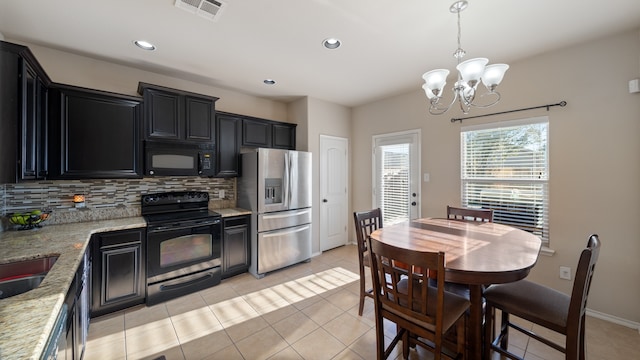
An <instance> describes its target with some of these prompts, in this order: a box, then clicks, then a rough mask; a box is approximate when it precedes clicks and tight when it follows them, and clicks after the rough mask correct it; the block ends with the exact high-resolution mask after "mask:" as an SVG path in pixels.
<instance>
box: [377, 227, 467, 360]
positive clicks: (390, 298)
mask: <svg viewBox="0 0 640 360" xmlns="http://www.w3.org/2000/svg"><path fill="white" fill-rule="evenodd" d="M368 242H369V252H370V256H371V278H372V280H373V294H374V304H375V315H376V348H377V358H378V360H382V359H386V358H388V357H389V355H390V354H391V352H392V351H393V349H394V348H395V347H396V345H397V344H398V342H399V341H400V340H402V344H403V346H402V355H403V357H404V358H405V359H407V358H408V356H409V347H413V346H414V345H419V346H421V347H424V348H426V349H427V350H429V351H431V352H433V353H434V358H435V359H436V360H438V359H441V358H442V357H443V356H444V357H445V358H447V359H459V358H463V357H464V354H465V330H466V324H465V316H464V314H465V311H466V310H467V309H468V308H469V301H468V300H467V299H465V298H463V297H461V296H458V295H456V294H452V293H449V292H446V291H445V290H444V272H445V270H444V262H445V254H444V253H443V252H427V251H414V250H408V249H404V248H398V247H395V246H391V245H388V244H384V243H382V242H379V241H377V240H375V239H372V238H369V239H368ZM395 262H402V263H403V264H406V265H407V266H408V268H409V271H407V270H406V269H403V268H398V267H397V266H395V265H394V264H395ZM429 271H431V272H435V273H436V274H437V275H436V285H435V286H428V285H427V284H428V281H427V280H428V278H427V272H429ZM384 319H388V320H390V321H392V322H394V323H395V324H396V325H397V330H398V331H397V333H396V334H395V336H394V337H393V341H392V342H391V343H390V344H389V346H388V347H387V348H385V344H384V343H385V334H384V325H383V323H384ZM450 329H455V331H456V332H455V336H454V339H453V342H452V343H451V345H452V346H446V351H443V350H445V345H448V344H449V341H445V334H446V333H447V331H448V330H450Z"/></svg>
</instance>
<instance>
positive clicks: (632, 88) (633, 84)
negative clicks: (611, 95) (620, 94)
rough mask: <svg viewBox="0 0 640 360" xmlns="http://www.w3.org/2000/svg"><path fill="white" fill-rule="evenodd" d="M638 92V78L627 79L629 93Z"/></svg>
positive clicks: (639, 88) (639, 81)
mask: <svg viewBox="0 0 640 360" xmlns="http://www.w3.org/2000/svg"><path fill="white" fill-rule="evenodd" d="M639 92H640V79H633V80H631V81H629V94H634V93H639Z"/></svg>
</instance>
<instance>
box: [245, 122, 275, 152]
mask: <svg viewBox="0 0 640 360" xmlns="http://www.w3.org/2000/svg"><path fill="white" fill-rule="evenodd" d="M242 145H243V146H250V147H271V123H269V122H266V121H260V120H254V119H243V120H242Z"/></svg>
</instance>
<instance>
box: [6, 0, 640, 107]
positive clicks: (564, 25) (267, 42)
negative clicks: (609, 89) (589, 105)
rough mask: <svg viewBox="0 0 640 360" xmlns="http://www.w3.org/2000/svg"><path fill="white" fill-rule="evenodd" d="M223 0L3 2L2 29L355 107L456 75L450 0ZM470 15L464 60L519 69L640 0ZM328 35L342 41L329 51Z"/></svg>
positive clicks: (280, 94)
mask: <svg viewBox="0 0 640 360" xmlns="http://www.w3.org/2000/svg"><path fill="white" fill-rule="evenodd" d="M223 1H224V2H225V6H224V10H223V12H222V14H221V15H220V16H219V18H218V21H216V22H211V21H209V20H206V19H204V18H201V17H199V16H197V15H194V14H190V13H188V12H186V11H184V10H182V9H179V8H177V7H175V6H174V3H175V0H102V1H98V0H55V1H52V0H30V1H25V0H2V1H0V33H1V34H3V35H4V37H5V39H7V40H16V41H22V42H28V43H33V44H37V45H43V46H47V47H51V48H55V49H59V50H63V51H68V52H72V53H78V54H81V55H85V56H90V57H94V58H99V59H104V60H107V61H110V62H116V63H120V64H126V65H129V66H133V67H137V68H141V69H145V70H149V71H154V72H158V73H162V74H166V75H169V76H174V77H178V78H183V79H187V80H191V81H196V82H199V83H203V84H207V85H212V86H216V87H222V88H228V89H233V90H237V91H241V92H244V93H247V94H251V95H256V96H261V97H266V98H270V99H276V100H282V101H288V100H291V99H294V98H296V97H299V96H311V97H314V98H317V99H322V100H326V101H330V102H334V103H337V104H342V105H346V106H357V105H360V104H364V103H367V102H371V101H374V100H377V99H381V98H385V97H388V96H391V95H395V94H399V93H405V92H407V91H411V89H416V91H422V90H421V89H420V87H421V85H422V80H421V75H422V74H423V73H424V72H426V71H428V70H432V69H434V68H448V69H450V70H452V71H453V70H454V68H455V59H454V58H453V57H452V53H453V51H454V50H455V49H456V47H457V45H456V36H457V35H456V32H457V26H456V15H455V14H452V13H450V12H449V6H450V5H451V4H452V3H453V2H454V1H453V0H393V1H389V0H387V1H380V0H272V1H266V0H223ZM461 16H462V47H463V48H464V49H465V50H466V51H467V58H473V57H487V58H489V60H490V63H495V62H506V63H510V64H513V63H515V62H517V61H518V60H519V59H522V58H525V57H529V56H532V55H535V54H539V53H542V52H546V51H550V50H553V49H558V48H562V47H566V46H568V45H570V44H574V43H578V42H584V41H587V40H590V39H595V38H599V37H603V36H606V35H608V34H611V33H615V32H620V31H623V30H627V29H636V28H639V27H640V0H608V1H595V0H588V1H584V0H517V1H516V0H483V1H480V0H469V7H468V8H467V9H466V10H465V11H464V12H462V14H461ZM327 37H337V38H339V39H340V40H341V41H342V43H343V46H342V47H341V48H339V49H337V50H327V49H324V48H323V47H322V45H321V42H322V40H323V39H325V38H327ZM138 39H144V40H147V41H150V42H152V43H154V44H155V45H156V46H157V47H158V48H157V50H156V51H153V52H145V51H143V50H140V49H138V48H137V47H135V46H134V45H133V41H134V40H138ZM639 41H640V39H639ZM614 55H615V54H614ZM512 66H513V65H512ZM45 70H46V69H45ZM508 76H509V72H507V75H506V77H505V82H506V81H508ZM266 78H272V79H274V80H276V81H277V84H276V85H273V86H267V85H265V84H263V82H262V81H263V80H264V79H266ZM54 80H55V79H54Z"/></svg>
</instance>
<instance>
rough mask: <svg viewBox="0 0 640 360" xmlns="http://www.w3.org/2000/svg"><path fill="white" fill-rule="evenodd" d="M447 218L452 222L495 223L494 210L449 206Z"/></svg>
mask: <svg viewBox="0 0 640 360" xmlns="http://www.w3.org/2000/svg"><path fill="white" fill-rule="evenodd" d="M447 218H449V219H452V220H470V221H479V222H493V210H492V209H473V208H460V207H453V206H447Z"/></svg>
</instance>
